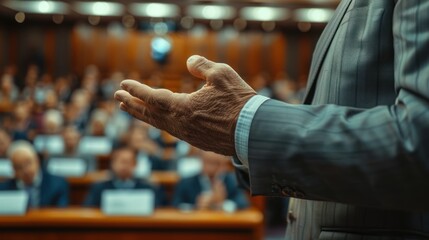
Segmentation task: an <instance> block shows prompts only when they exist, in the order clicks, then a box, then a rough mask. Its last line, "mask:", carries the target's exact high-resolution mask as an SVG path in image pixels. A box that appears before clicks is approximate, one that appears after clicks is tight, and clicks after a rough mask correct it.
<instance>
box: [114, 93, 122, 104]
mask: <svg viewBox="0 0 429 240" xmlns="http://www.w3.org/2000/svg"><path fill="white" fill-rule="evenodd" d="M115 99H116V100H118V101H121V102H122V99H123V98H122V96H121V93H120V92H116V93H115Z"/></svg>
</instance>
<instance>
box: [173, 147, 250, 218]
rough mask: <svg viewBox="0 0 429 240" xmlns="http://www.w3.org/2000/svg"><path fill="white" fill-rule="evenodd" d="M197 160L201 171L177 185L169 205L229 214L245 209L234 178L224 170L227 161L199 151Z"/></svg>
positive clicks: (243, 195)
mask: <svg viewBox="0 0 429 240" xmlns="http://www.w3.org/2000/svg"><path fill="white" fill-rule="evenodd" d="M201 159H202V162H203V167H202V172H201V173H200V174H197V175H195V176H192V177H188V178H183V179H181V180H180V182H179V183H178V184H177V186H176V190H175V193H174V197H173V206H175V207H177V208H180V209H189V208H195V209H201V210H202V209H220V210H224V211H231V212H232V211H235V209H242V208H246V207H248V206H249V202H248V199H247V196H246V194H245V193H244V191H243V190H241V189H239V187H238V184H237V181H236V178H235V175H234V174H233V173H231V172H229V171H228V164H229V163H230V160H229V159H228V158H227V157H225V156H222V155H219V154H216V153H213V152H203V153H202V154H201Z"/></svg>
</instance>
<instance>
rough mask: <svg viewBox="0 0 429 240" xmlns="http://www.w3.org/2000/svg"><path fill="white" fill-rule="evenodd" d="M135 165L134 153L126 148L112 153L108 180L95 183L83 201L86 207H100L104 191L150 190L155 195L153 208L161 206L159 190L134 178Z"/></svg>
mask: <svg viewBox="0 0 429 240" xmlns="http://www.w3.org/2000/svg"><path fill="white" fill-rule="evenodd" d="M136 165H137V160H136V152H135V151H134V150H132V149H131V148H128V147H119V148H117V149H115V150H114V151H113V153H112V161H111V170H112V178H111V179H110V180H107V181H104V182H100V183H95V184H94V185H93V186H92V187H91V189H90V191H89V193H88V196H87V197H86V199H85V202H84V205H85V206H87V207H100V206H101V196H102V193H103V191H104V190H112V189H152V190H153V191H154V194H155V206H161V205H162V203H163V200H164V197H163V192H162V190H161V189H160V188H158V187H156V186H154V185H152V184H150V183H149V182H147V181H146V180H143V179H136V178H134V169H135V167H136Z"/></svg>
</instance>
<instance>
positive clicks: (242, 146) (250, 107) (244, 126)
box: [235, 95, 269, 169]
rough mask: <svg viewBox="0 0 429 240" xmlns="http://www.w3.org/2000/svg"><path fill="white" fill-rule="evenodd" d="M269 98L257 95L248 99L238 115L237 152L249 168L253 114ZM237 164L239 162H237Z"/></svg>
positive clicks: (236, 131)
mask: <svg viewBox="0 0 429 240" xmlns="http://www.w3.org/2000/svg"><path fill="white" fill-rule="evenodd" d="M268 99H269V98H267V97H264V96H261V95H256V96H253V97H252V98H250V99H249V101H247V103H246V104H245V105H244V107H243V109H241V112H240V115H239V116H238V120H237V125H236V127H235V152H236V153H237V157H238V159H239V160H240V162H241V163H242V164H243V165H244V166H245V167H246V168H247V169H248V168H249V162H248V161H249V160H248V146H249V135H250V127H251V125H252V120H253V116H254V115H255V113H256V111H257V110H258V108H259V107H260V106H261V105H262V104H263V103H264V102H265V101H267V100H268ZM235 164H237V163H236V162H235Z"/></svg>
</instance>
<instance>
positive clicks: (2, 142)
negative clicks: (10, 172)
mask: <svg viewBox="0 0 429 240" xmlns="http://www.w3.org/2000/svg"><path fill="white" fill-rule="evenodd" d="M10 142H11V137H10V135H9V134H8V133H7V132H6V131H5V130H3V129H0V158H3V157H6V153H7V149H8V148H9V145H10Z"/></svg>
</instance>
